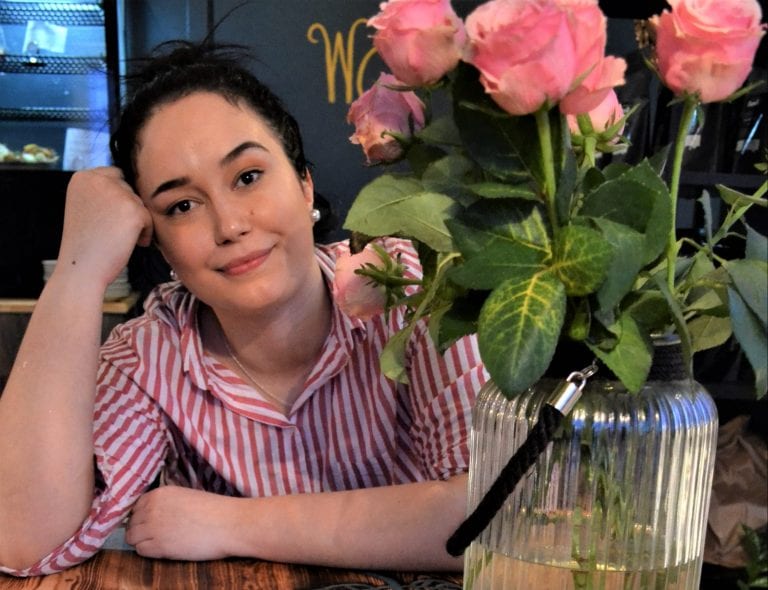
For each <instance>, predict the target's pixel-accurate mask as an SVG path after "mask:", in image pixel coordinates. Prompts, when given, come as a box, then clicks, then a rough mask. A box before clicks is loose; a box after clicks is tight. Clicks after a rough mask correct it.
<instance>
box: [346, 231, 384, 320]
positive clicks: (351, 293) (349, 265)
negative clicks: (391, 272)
mask: <svg viewBox="0 0 768 590" xmlns="http://www.w3.org/2000/svg"><path fill="white" fill-rule="evenodd" d="M365 264H373V265H375V266H379V267H380V266H383V263H382V261H381V258H379V256H378V254H376V252H375V251H374V250H373V248H371V247H370V246H366V247H365V248H364V249H363V250H362V251H360V252H358V253H357V254H354V255H351V254H349V253H345V254H342V255H340V256H339V257H338V258H337V259H336V274H335V275H334V278H333V298H334V299H335V300H336V303H337V305H338V306H339V307H340V308H341V310H342V311H343V312H344V313H346V314H347V315H348V316H351V317H356V318H360V319H362V320H367V319H370V318H371V317H373V316H375V315H377V314H380V313H382V312H383V311H384V304H385V302H386V298H387V296H386V290H385V288H384V286H383V285H378V284H376V283H374V282H372V280H371V279H370V278H368V277H365V276H362V275H359V274H357V273H355V270H357V269H358V268H362V267H363V266H364V265H365Z"/></svg>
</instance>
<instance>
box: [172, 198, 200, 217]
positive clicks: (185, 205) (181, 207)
mask: <svg viewBox="0 0 768 590" xmlns="http://www.w3.org/2000/svg"><path fill="white" fill-rule="evenodd" d="M192 207H193V204H192V201H190V200H188V199H185V200H183V201H178V202H177V203H174V204H173V205H171V206H170V207H168V209H166V210H165V214H166V215H179V214H182V213H186V212H188V211H189V210H190V209H192Z"/></svg>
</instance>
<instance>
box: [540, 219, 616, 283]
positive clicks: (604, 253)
mask: <svg viewBox="0 0 768 590" xmlns="http://www.w3.org/2000/svg"><path fill="white" fill-rule="evenodd" d="M553 254H554V261H553V264H552V269H553V270H554V272H555V273H556V274H557V276H558V278H559V279H560V280H561V281H562V282H563V285H565V292H566V294H568V295H587V294H589V293H592V292H594V291H595V290H596V289H597V288H598V287H599V286H600V283H602V282H603V279H604V278H605V273H606V272H607V270H608V266H609V265H610V263H611V256H612V254H613V250H612V248H611V245H610V244H609V243H608V242H607V241H606V240H605V239H604V238H603V236H602V235H600V232H598V231H596V230H594V229H591V228H589V227H584V226H580V225H569V226H566V227H564V228H562V229H561V230H560V234H559V235H558V236H557V239H556V241H555V245H554V248H553Z"/></svg>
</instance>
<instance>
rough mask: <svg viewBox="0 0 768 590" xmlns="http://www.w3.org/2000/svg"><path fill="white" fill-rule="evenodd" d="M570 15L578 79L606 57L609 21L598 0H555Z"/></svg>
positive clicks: (570, 28) (569, 23) (569, 20)
mask: <svg viewBox="0 0 768 590" xmlns="http://www.w3.org/2000/svg"><path fill="white" fill-rule="evenodd" d="M555 4H557V6H558V7H559V8H560V9H561V10H564V11H565V12H566V13H567V15H568V28H569V31H570V33H571V35H572V36H573V44H574V50H575V52H576V70H575V74H576V77H580V76H584V75H585V74H587V73H588V72H590V71H592V70H593V69H594V67H595V65H596V64H598V63H599V62H600V61H601V60H602V59H603V56H604V55H605V43H606V40H607V39H608V31H607V28H606V27H607V22H608V21H607V19H606V18H605V15H604V14H603V12H602V10H600V6H599V5H598V2H597V0H555Z"/></svg>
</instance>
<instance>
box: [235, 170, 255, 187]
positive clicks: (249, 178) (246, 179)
mask: <svg viewBox="0 0 768 590" xmlns="http://www.w3.org/2000/svg"><path fill="white" fill-rule="evenodd" d="M260 176H261V170H248V171H247V172H243V173H242V174H241V175H240V176H238V178H237V185H238V186H243V185H249V184H251V183H252V182H256V181H257V180H258V179H259V177H260Z"/></svg>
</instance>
